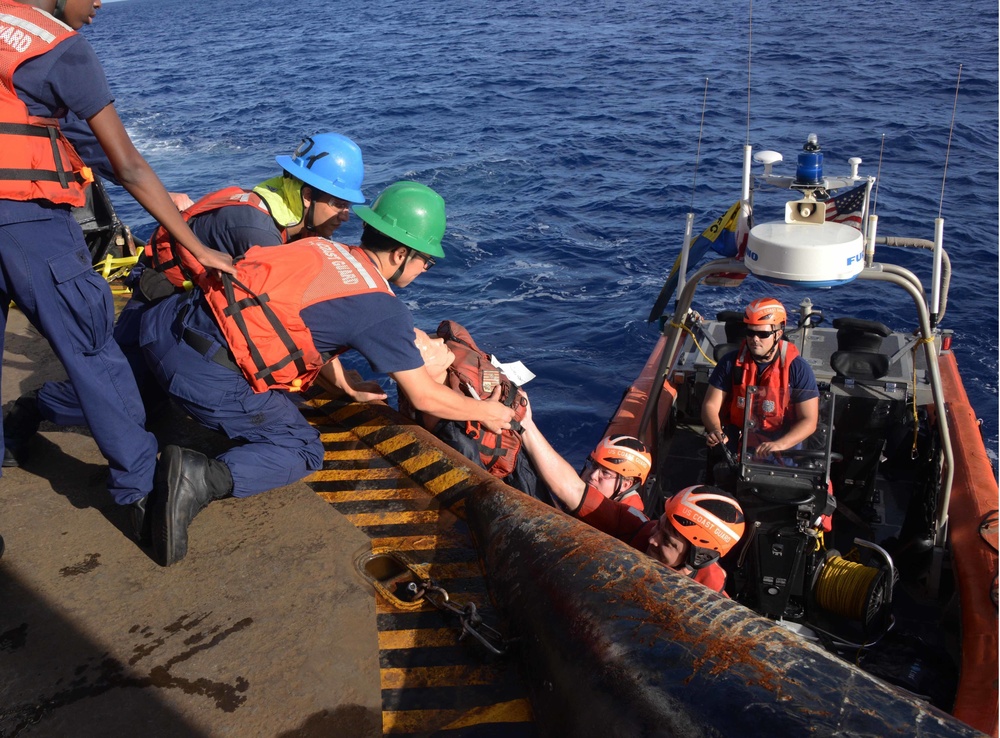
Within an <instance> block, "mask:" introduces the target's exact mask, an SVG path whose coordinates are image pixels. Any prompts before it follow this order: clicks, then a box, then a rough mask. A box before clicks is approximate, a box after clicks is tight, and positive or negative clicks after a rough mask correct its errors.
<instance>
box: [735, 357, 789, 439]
mask: <svg viewBox="0 0 1000 738" xmlns="http://www.w3.org/2000/svg"><path fill="white" fill-rule="evenodd" d="M798 355H799V351H798V349H796V348H795V345H794V344H792V343H790V342H788V341H785V340H781V341H779V342H778V351H777V356H775V357H774V359H773V360H772V361H771V363H770V364H768V365H767V366H765V367H764V370H763V371H762V372H761V373H760V376H757V362H755V361H754V360H753V356H752V355H751V354H750V350H749V349H748V348H747V345H746V342H744V343H743V344H742V345H741V346H740V352H739V354H738V355H737V357H736V362H735V363H734V364H733V386H732V394H731V395H730V398H729V422H730V423H732V424H734V425H736V426H739V427H740V428H742V427H743V419H744V418H743V414H744V410H745V406H746V394H747V388H748V387H750V386H752V385H756V386H757V387H761V388H762V389H764V390H765V392H764V395H763V397H764V399H763V400H762V401H761V402H760V403H759V407H758V409H757V411H756V412H755V415H757V416H758V417H760V418H761V420H762V424H763V425H762V429H763V430H764V431H780V430H781V428H782V424H783V423H784V419H785V412H786V411H787V410H788V404H789V398H790V397H791V390H790V388H789V386H788V376H789V366H790V365H791V363H792V361H794V360H795V358H796V357H798Z"/></svg>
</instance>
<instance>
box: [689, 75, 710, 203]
mask: <svg viewBox="0 0 1000 738" xmlns="http://www.w3.org/2000/svg"><path fill="white" fill-rule="evenodd" d="M707 106H708V77H705V92H704V93H703V94H702V98H701V123H699V124H698V148H697V150H696V151H695V154H694V178H693V180H692V182H691V210H692V211H693V210H694V194H695V190H696V189H697V188H698V163H699V162H700V161H701V137H702V134H703V133H704V132H705V109H706V107H707Z"/></svg>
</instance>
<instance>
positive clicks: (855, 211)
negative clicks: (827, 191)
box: [826, 184, 868, 230]
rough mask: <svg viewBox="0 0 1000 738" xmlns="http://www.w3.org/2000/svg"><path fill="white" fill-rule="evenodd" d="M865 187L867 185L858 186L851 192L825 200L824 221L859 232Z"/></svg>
mask: <svg viewBox="0 0 1000 738" xmlns="http://www.w3.org/2000/svg"><path fill="white" fill-rule="evenodd" d="M867 187H868V185H864V184H863V185H859V186H858V187H855V188H854V189H853V190H848V191H847V192H845V193H843V194H841V195H837V196H836V197H831V198H830V199H829V200H827V201H826V219H827V220H830V221H833V222H834V223H846V224H847V225H849V226H853V227H854V228H857V229H858V230H861V209H862V208H863V207H864V206H865V190H866V189H867Z"/></svg>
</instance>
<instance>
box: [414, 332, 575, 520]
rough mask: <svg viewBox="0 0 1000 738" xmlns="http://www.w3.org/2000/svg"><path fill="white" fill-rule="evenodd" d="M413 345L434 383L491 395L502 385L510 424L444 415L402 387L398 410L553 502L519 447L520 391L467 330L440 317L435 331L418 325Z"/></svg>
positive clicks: (497, 472) (523, 488)
mask: <svg viewBox="0 0 1000 738" xmlns="http://www.w3.org/2000/svg"><path fill="white" fill-rule="evenodd" d="M415 343H416V345H417V348H418V349H420V355H421V356H422V357H423V360H424V367H425V368H426V369H427V373H428V374H430V376H431V378H432V379H433V380H434V381H435V382H437V383H438V384H441V385H444V386H445V387H449V388H450V389H451V390H452V391H453V392H455V393H456V394H459V395H465V394H469V395H470V396H475V397H478V398H485V397H489V395H490V393H491V392H493V389H494V387H496V386H499V387H500V401H501V402H503V403H504V404H505V405H507V406H508V407H510V408H511V409H512V410H513V411H514V413H515V415H514V420H513V422H512V423H511V427H510V428H509V429H507V430H505V431H503V432H502V433H493V432H491V431H490V430H489V429H487V428H484V427H483V424H482V423H478V422H475V421H455V420H444V419H442V418H439V417H436V416H434V415H431V414H429V413H423V412H420V411H419V410H417V409H416V408H415V407H413V403H412V402H410V399H409V398H408V397H407V396H406V393H405V392H400V393H399V411H400V412H401V413H403V414H404V415H407V416H409V417H411V418H413V419H414V420H416V421H417V422H419V423H420V424H421V425H423V426H424V427H425V428H426V429H427V430H429V431H430V432H431V433H433V434H434V435H435V436H437V437H438V438H439V439H441V440H442V441H444V442H445V443H447V444H448V445H449V446H451V447H452V448H453V449H455V450H456V451H458V452H459V453H460V454H462V455H463V456H465V457H466V458H467V459H469V460H470V461H474V462H475V463H477V464H479V465H480V466H481V467H483V468H484V469H486V470H487V471H488V472H489V473H490V474H492V475H493V476H495V477H497V478H498V479H501V480H503V481H504V482H505V483H506V484H509V485H510V486H511V487H513V488H514V489H517V490H520V491H521V492H524V493H525V494H526V495H529V496H531V497H534V498H535V499H536V500H541V501H542V502H544V503H546V504H548V505H552V506H553V507H555V506H556V503H555V500H554V499H553V497H552V493H551V492H549V489H548V486H547V485H546V484H545V483H544V482H542V481H541V480H539V479H538V475H537V474H536V473H535V468H534V467H533V466H532V464H531V461H530V460H529V459H528V457H527V455H526V454H524V453H523V452H522V450H523V449H522V442H521V432H520V431H521V426H520V424H519V418H520V417H521V416H523V414H524V405H525V400H524V395H523V393H522V392H521V390H520V388H519V387H518V386H517V385H516V384H514V383H513V382H511V381H510V379H509V378H508V377H507V375H506V374H504V373H503V371H502V370H500V369H499V368H497V367H496V366H494V365H493V364H492V363H491V362H490V358H489V355H488V354H486V353H485V352H483V351H482V350H480V348H479V346H477V345H476V342H475V341H474V340H473V339H472V336H471V335H470V334H469V332H468V331H467V330H466V329H465V328H464V327H463V326H461V325H459V324H458V323H456V322H454V321H452V320H445V321H442V322H441V324H440V325H439V326H438V328H437V331H436V332H435V333H434V334H433V335H428V334H427V333H425V332H424V331H422V330H420V329H419V328H417V329H416V341H415Z"/></svg>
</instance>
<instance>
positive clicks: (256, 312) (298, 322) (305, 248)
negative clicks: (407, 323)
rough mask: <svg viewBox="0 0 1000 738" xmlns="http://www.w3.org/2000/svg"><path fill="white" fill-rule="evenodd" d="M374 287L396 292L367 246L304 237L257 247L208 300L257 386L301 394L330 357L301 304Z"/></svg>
mask: <svg viewBox="0 0 1000 738" xmlns="http://www.w3.org/2000/svg"><path fill="white" fill-rule="evenodd" d="M373 292H384V293H386V294H389V295H391V294H393V292H392V290H391V289H390V288H389V283H388V282H386V281H385V278H384V277H383V276H382V275H381V274H380V273H379V271H378V270H377V269H376V268H375V266H374V265H373V264H372V263H371V260H370V259H369V257H368V255H367V254H365V252H364V251H362V250H361V249H359V248H356V247H353V246H345V245H344V244H341V243H335V242H333V241H327V240H326V239H324V238H304V239H302V240H299V241H295V242H294V243H291V244H288V245H287V246H282V247H281V248H277V249H276V248H265V247H263V246H254V247H253V248H251V249H250V250H249V251H247V253H246V256H245V257H244V258H243V259H241V260H239V261H238V262H237V263H236V277H235V278H234V277H231V276H229V275H223V278H222V284H215V283H214V282H213V283H209V284H208V285H207V288H206V290H205V300H206V302H207V303H208V305H209V307H210V308H211V310H212V314H213V315H214V316H215V320H216V323H218V325H219V328H220V329H221V330H222V333H223V335H224V336H225V338H226V341H227V343H228V345H229V350H230V352H231V353H232V355H233V359H234V360H235V361H236V364H237V365H238V366H239V367H240V369H241V370H242V371H243V375H244V376H245V377H246V379H247V381H248V382H249V383H250V386H251V387H252V388H253V391H254V392H266V391H268V390H272V389H278V390H289V391H293V392H296V391H299V390H304V389H306V388H307V387H308V386H309V385H310V384H311V383H312V381H313V380H314V379H315V378H316V375H317V374H318V373H319V370H320V368H321V367H322V366H323V364H324V363H325V362H326V360H327V359H328V358H329V357H326V356H323V355H322V354H320V352H319V351H318V350H317V348H316V345H315V344H314V342H313V339H312V334H311V333H310V331H309V329H308V328H307V327H306V325H305V323H304V322H303V320H302V316H301V312H302V310H304V309H305V308H307V307H309V306H310V305H315V304H317V303H320V302H325V301H327V300H336V299H338V298H341V297H350V296H352V295H363V294H367V293H373Z"/></svg>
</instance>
